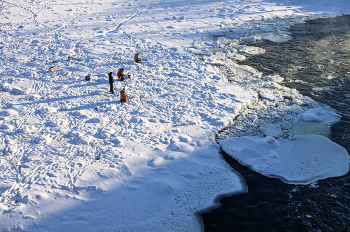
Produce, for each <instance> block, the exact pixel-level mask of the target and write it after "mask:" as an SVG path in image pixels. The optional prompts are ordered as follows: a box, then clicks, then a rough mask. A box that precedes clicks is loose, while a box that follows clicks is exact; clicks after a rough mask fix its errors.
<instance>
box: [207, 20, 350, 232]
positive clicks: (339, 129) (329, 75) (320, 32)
mask: <svg viewBox="0 0 350 232" xmlns="http://www.w3.org/2000/svg"><path fill="white" fill-rule="evenodd" d="M291 33H292V36H293V40H291V41H288V42H285V43H273V42H268V41H264V42H262V43H259V44H254V45H252V46H258V47H262V48H264V49H265V50H266V53H265V54H262V55H256V56H251V57H249V58H248V59H247V60H246V61H244V62H242V64H246V65H249V66H252V67H254V68H256V69H258V70H259V71H261V72H263V73H264V75H276V74H278V75H280V76H282V77H284V78H285V81H284V83H283V84H284V85H285V86H288V87H290V88H295V89H297V90H298V91H299V92H300V93H302V94H303V95H306V96H309V97H311V98H313V99H314V100H316V101H317V102H319V103H323V104H326V105H329V106H331V107H332V108H333V109H335V110H336V111H337V113H338V114H340V115H341V116H342V119H341V121H340V122H339V123H336V124H334V125H333V127H332V134H331V139H332V141H334V142H336V143H338V144H339V145H341V146H343V147H345V148H346V149H347V151H348V153H350V15H343V16H339V17H336V18H329V19H325V18H321V19H316V20H312V21H307V22H306V23H304V24H297V25H295V26H292V28H291ZM222 155H223V157H224V159H225V160H226V162H227V163H229V164H230V165H231V167H232V168H233V169H235V170H236V171H238V172H239V173H240V174H241V175H242V176H243V178H244V179H245V180H246V182H247V185H248V193H247V194H242V195H236V196H232V197H225V198H223V199H221V200H220V203H221V204H222V206H221V207H219V208H217V209H214V210H211V211H210V212H205V213H202V214H201V216H202V218H203V221H204V227H205V231H222V232H225V231H350V173H348V174H347V175H345V176H343V177H338V178H328V179H326V180H320V181H318V182H317V183H314V184H311V185H305V186H302V185H289V184H285V183H283V182H282V181H280V180H278V179H274V178H267V177H264V176H262V175H260V174H258V173H255V172H253V171H251V170H250V169H248V168H246V167H244V166H242V165H240V164H239V163H238V162H237V161H235V160H234V159H232V158H231V157H230V156H228V155H227V154H225V153H224V152H222Z"/></svg>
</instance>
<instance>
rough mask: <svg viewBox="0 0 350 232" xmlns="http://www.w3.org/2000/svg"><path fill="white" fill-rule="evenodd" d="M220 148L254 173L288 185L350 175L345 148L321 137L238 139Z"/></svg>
mask: <svg viewBox="0 0 350 232" xmlns="http://www.w3.org/2000/svg"><path fill="white" fill-rule="evenodd" d="M220 146H221V149H222V150H223V151H225V152H226V153H227V154H229V155H230V156H232V157H233V158H235V159H237V160H238V161H239V162H240V163H242V164H243V165H245V166H248V167H249V168H251V169H252V170H254V171H256V172H258V173H260V174H263V175H265V176H268V177H277V178H279V179H281V180H282V181H284V182H286V183H289V184H308V183H311V182H313V181H316V180H319V179H325V178H328V177H338V176H342V175H345V174H346V173H348V171H349V154H348V153H347V151H346V150H345V148H343V147H341V146H340V145H338V144H336V143H334V142H332V141H331V140H330V139H328V138H326V137H324V136H321V135H303V136H298V137H294V138H293V139H290V140H287V141H278V140H276V139H275V138H273V137H266V138H259V137H238V138H229V139H225V140H222V141H220Z"/></svg>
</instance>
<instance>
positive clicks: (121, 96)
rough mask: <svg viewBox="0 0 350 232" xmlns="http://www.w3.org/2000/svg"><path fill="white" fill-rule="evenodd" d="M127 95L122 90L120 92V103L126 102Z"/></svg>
mask: <svg viewBox="0 0 350 232" xmlns="http://www.w3.org/2000/svg"><path fill="white" fill-rule="evenodd" d="M127 97H128V95H127V94H126V93H125V89H122V91H120V101H121V102H128V98H127Z"/></svg>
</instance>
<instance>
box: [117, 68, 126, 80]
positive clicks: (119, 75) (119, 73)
mask: <svg viewBox="0 0 350 232" xmlns="http://www.w3.org/2000/svg"><path fill="white" fill-rule="evenodd" d="M117 76H118V79H119V80H120V81H124V77H125V76H126V75H125V74H124V69H123V68H121V69H119V70H118V73H117Z"/></svg>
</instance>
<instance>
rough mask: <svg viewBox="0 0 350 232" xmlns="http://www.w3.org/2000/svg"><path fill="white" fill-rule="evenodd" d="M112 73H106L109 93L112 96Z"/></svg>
mask: <svg viewBox="0 0 350 232" xmlns="http://www.w3.org/2000/svg"><path fill="white" fill-rule="evenodd" d="M112 74H113V73H112V72H110V73H108V79H109V91H111V93H113V94H114V91H113V82H114V79H113V76H112Z"/></svg>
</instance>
